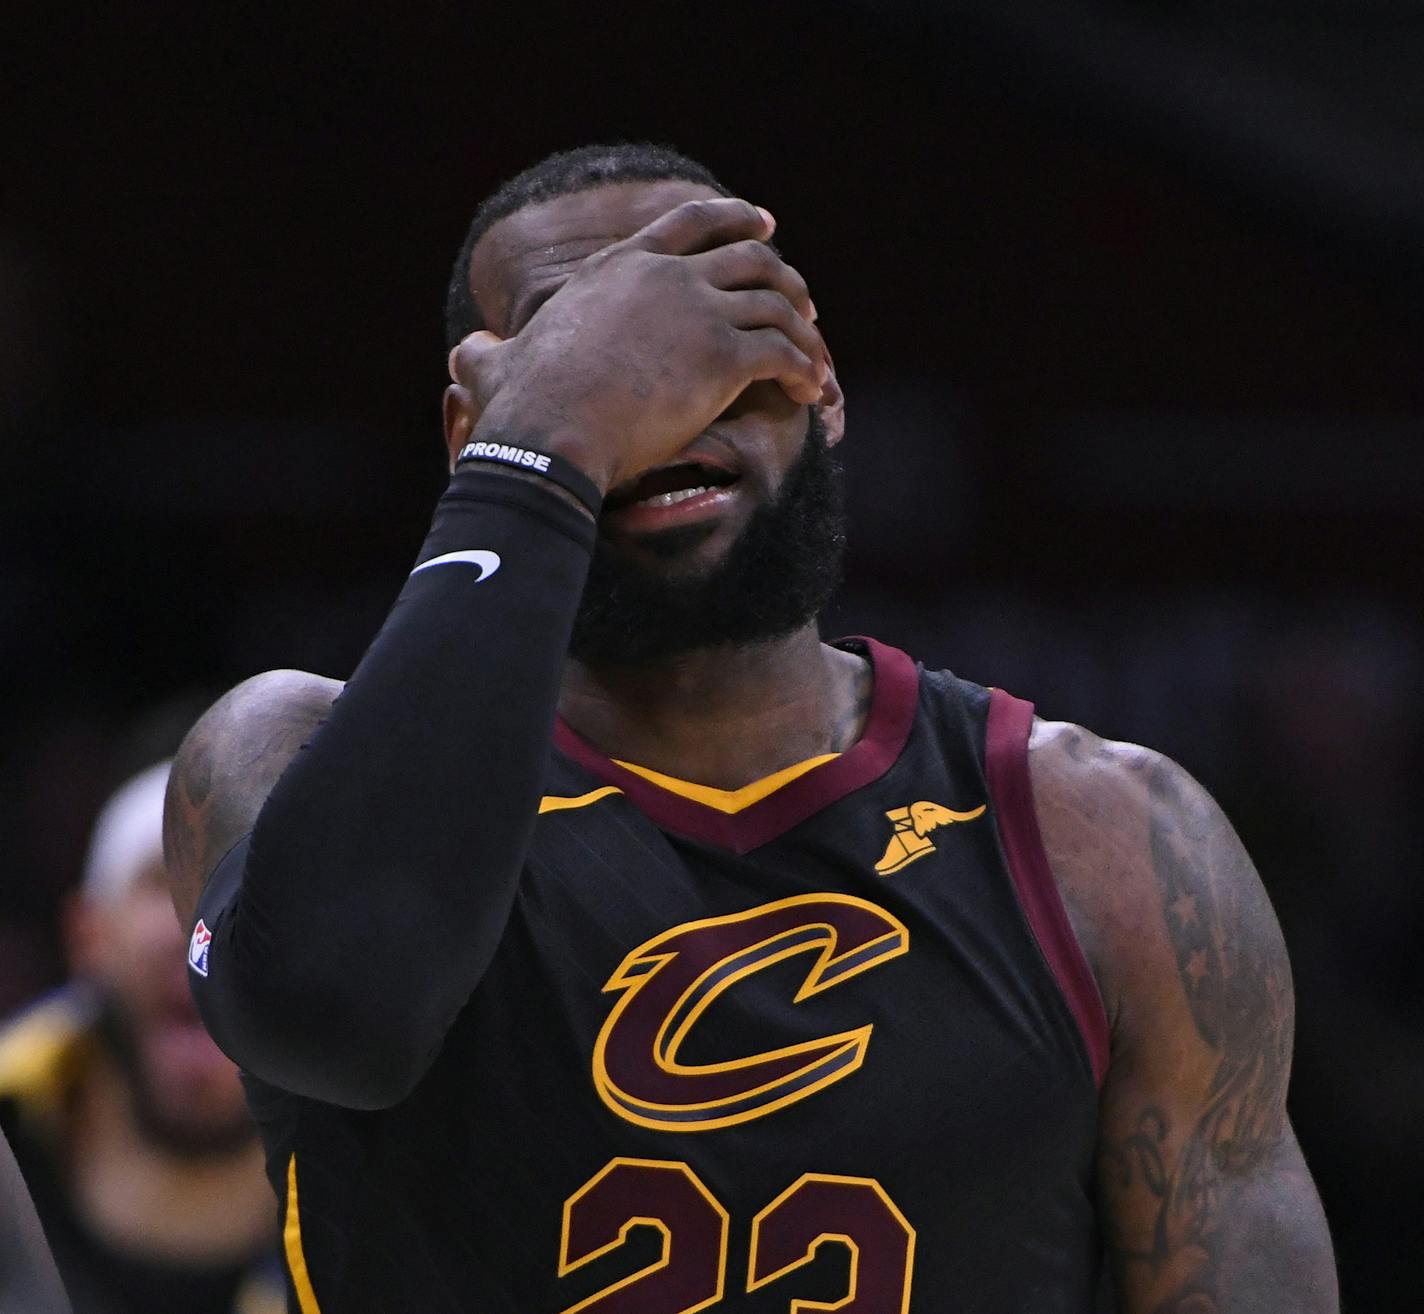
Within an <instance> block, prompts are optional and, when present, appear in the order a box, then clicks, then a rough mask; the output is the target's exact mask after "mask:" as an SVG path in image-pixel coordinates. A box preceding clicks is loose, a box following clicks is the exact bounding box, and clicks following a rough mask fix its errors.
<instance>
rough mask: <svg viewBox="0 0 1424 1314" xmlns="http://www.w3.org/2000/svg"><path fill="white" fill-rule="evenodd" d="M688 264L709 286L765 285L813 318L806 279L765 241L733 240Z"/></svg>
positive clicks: (803, 313) (735, 287)
mask: <svg viewBox="0 0 1424 1314" xmlns="http://www.w3.org/2000/svg"><path fill="white" fill-rule="evenodd" d="M692 263H693V264H694V265H696V266H697V268H698V270H699V272H700V273H701V274H702V276H703V277H704V278H705V279H706V280H707V281H708V282H709V283H710V284H712V286H713V287H720V288H723V289H724V290H726V291H732V290H735V289H737V288H749V287H768V288H771V289H773V290H774V291H776V292H779V293H781V295H782V296H784V297H785V298H786V299H787V301H789V302H790V303H791V304H792V305H793V306H795V307H796V310H797V312H798V313H799V314H801V315H804V316H805V317H806V318H807V319H815V317H816V308H815V306H814V305H812V303H811V293H810V291H809V290H808V289H807V287H806V280H805V279H804V278H802V277H801V275H800V274H799V273H797V272H796V270H794V269H793V268H792V267H791V266H790V265H788V264H787V263H786V261H784V260H783V259H782V258H781V257H780V256H779V255H777V254H776V252H775V251H773V250H772V249H771V248H770V247H769V246H767V245H766V243H765V242H734V243H732V244H731V245H729V246H721V247H718V248H717V249H716V250H715V251H707V252H705V253H704V254H702V255H699V256H697V257H696V259H694V260H693V261H692Z"/></svg>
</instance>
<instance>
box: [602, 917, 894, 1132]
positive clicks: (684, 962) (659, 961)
mask: <svg viewBox="0 0 1424 1314" xmlns="http://www.w3.org/2000/svg"><path fill="white" fill-rule="evenodd" d="M909 947H910V935H909V932H908V931H907V930H906V929H905V927H904V925H903V924H902V923H901V922H900V921H899V920H898V919H897V918H895V917H892V916H891V915H890V914H889V913H888V912H886V911H885V909H883V908H879V907H877V906H876V905H875V904H873V903H868V902H866V900H864V899H857V898H854V897H852V896H851V895H848V894H802V895H797V896H796V897H794V898H790V899H780V900H778V901H777V902H775V903H768V904H763V905H762V906H761V907H759V908H752V909H750V910H749V911H747V912H741V913H733V914H731V915H730V916H727V917H709V918H706V919H705V920H703V921H696V922H686V923H684V924H683V925H681V926H675V927H673V928H672V930H670V931H665V932H663V934H661V935H657V936H654V937H653V938H652V939H651V940H649V941H647V942H646V943H645V944H642V945H639V947H638V948H636V949H635V950H633V952H632V953H630V954H629V955H628V956H627V957H626V958H625V959H624V960H623V962H622V963H621V964H620V965H619V967H618V970H617V971H616V972H614V973H613V975H612V976H611V977H610V978H609V981H608V984H607V985H605V986H604V987H603V988H604V990H605V991H621V992H622V997H621V998H620V999H619V1000H618V1002H617V1003H616V1004H615V1005H614V1007H613V1011H612V1012H611V1013H609V1015H608V1018H607V1020H606V1021H605V1022H604V1024H603V1029H602V1030H601V1031H600V1032H599V1034H598V1040H597V1042H596V1043H595V1045H594V1050H593V1079H594V1084H595V1085H596V1086H597V1088H598V1093H599V1095H600V1096H601V1097H602V1099H603V1102H604V1103H605V1104H607V1105H608V1107H609V1108H610V1109H612V1110H613V1111H614V1112H615V1113H616V1114H618V1115H619V1117H622V1118H626V1119H627V1120H628V1121H629V1122H635V1123H637V1124H638V1125H639V1126H642V1127H652V1128H654V1129H656V1130H658V1131H679V1132H689V1131H711V1130H713V1129H715V1128H718V1127H731V1126H734V1125H736V1124H737V1123H741V1122H749V1121H750V1120H752V1119H753V1118H760V1117H764V1116H765V1115H766V1114H768V1113H772V1112H774V1111H775V1110H777V1109H781V1108H785V1107H786V1106H787V1105H788V1104H794V1103H795V1102H796V1101H797V1100H804V1099H805V1098H806V1097H807V1096H808V1095H814V1094H815V1093H816V1092H817V1091H818V1090H823V1089H825V1087H827V1086H829V1085H831V1084H832V1083H833V1082H837V1081H840V1080H841V1079H842V1078H844V1077H848V1076H850V1074H851V1073H852V1072H854V1071H856V1069H858V1068H859V1067H860V1065H861V1064H862V1063H863V1062H864V1061H865V1051H866V1047H867V1046H868V1045H869V1044H870V1033H871V1031H872V1030H873V1027H872V1025H871V1024H866V1025H865V1026H862V1027H857V1028H856V1029H854V1030H852V1031H842V1032H838V1033H837V1034H835V1035H831V1036H825V1037H822V1038H821V1039H818V1040H810V1041H805V1042H803V1043H801V1044H797V1045H788V1046H786V1047H784V1048H781V1049H772V1050H766V1051H764V1052H762V1053H759V1054H752V1055H749V1056H747V1057H746V1058H739V1059H732V1060H730V1061H728V1062H724V1063H698V1064H690V1063H683V1062H681V1061H680V1060H679V1058H678V1052H679V1050H680V1048H681V1047H682V1044H683V1042H684V1041H685V1040H686V1039H687V1036H688V1035H689V1033H690V1032H691V1031H692V1029H693V1027H694V1026H696V1024H697V1020H698V1018H699V1017H701V1016H702V1014H703V1013H704V1012H705V1011H706V1009H707V1008H708V1007H709V1006H710V1005H711V1003H712V1002H713V1000H715V999H716V998H717V997H718V996H719V995H721V994H723V993H724V992H725V991H727V990H730V989H731V988H732V987H733V986H735V985H736V984H737V982H739V981H741V980H743V979H745V978H746V977H749V976H751V975H752V974H753V973H755V972H760V971H762V970H764V969H765V968H768V967H770V966H771V965H772V964H773V963H779V962H781V961H783V960H784V959H787V958H792V957H794V956H795V955H797V954H814V955H815V960H814V962H812V963H811V964H810V965H809V970H808V971H807V973H806V977H805V980H804V982H803V984H802V985H801V988H800V989H799V990H798V991H797V992H796V996H795V1002H796V1003H798V1004H799V1003H800V1002H801V1001H802V1000H803V999H809V998H810V997H811V996H812V995H814V994H817V993H819V992H820V991H822V990H829V989H830V988H831V987H832V986H838V985H840V984H841V982H842V981H848V980H849V979H850V978H851V977H853V976H855V975H857V974H858V973H860V972H864V971H868V970H869V969H870V968H872V967H877V966H879V965H880V964H881V963H884V962H888V961H889V960H890V959H892V958H898V957H899V956H900V955H901V954H903V953H905V952H906V951H907V950H908V949H909Z"/></svg>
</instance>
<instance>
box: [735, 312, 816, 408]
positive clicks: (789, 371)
mask: <svg viewBox="0 0 1424 1314" xmlns="http://www.w3.org/2000/svg"><path fill="white" fill-rule="evenodd" d="M736 336H737V351H738V353H739V354H740V356H741V363H742V368H743V370H744V371H745V373H746V377H747V379H748V380H749V381H753V382H754V381H756V380H757V379H773V380H775V381H776V382H777V383H779V384H780V385H781V388H782V391H783V392H785V393H786V395H787V396H788V397H790V398H791V400H792V401H794V402H798V403H800V404H801V405H803V406H814V405H815V404H816V403H817V402H818V401H820V400H821V390H822V385H823V384H824V382H825V368H826V367H825V363H824V362H823V361H813V359H812V358H811V357H809V356H807V355H806V353H805V352H804V351H802V350H801V348H800V347H798V346H797V345H796V344H795V343H794V342H792V340H791V339H790V338H789V337H787V335H786V334H785V333H783V332H782V331H781V330H780V329H779V328H755V329H749V330H747V331H746V332H743V333H738V334H737V335H736Z"/></svg>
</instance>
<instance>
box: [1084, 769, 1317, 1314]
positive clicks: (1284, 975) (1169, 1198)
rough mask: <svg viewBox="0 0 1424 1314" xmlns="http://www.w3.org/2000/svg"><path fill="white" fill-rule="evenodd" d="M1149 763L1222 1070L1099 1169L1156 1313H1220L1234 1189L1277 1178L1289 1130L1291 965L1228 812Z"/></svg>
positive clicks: (1161, 851) (1181, 931) (1156, 846)
mask: <svg viewBox="0 0 1424 1314" xmlns="http://www.w3.org/2000/svg"><path fill="white" fill-rule="evenodd" d="M1147 770H1148V773H1149V774H1148V782H1147V783H1148V785H1149V792H1150V800H1151V805H1150V806H1151V811H1150V840H1151V854H1152V868H1153V871H1154V873H1155V876H1156V880H1157V887H1158V892H1159V897H1160V902H1161V914H1162V917H1163V920H1164V923H1165V926H1166V930H1167V934H1168V939H1169V941H1170V945H1171V949H1172V952H1173V954H1174V955H1175V959H1176V966H1177V973H1178V977H1179V979H1180V982H1181V987H1182V990H1183V991H1184V992H1185V995H1186V999H1187V1003H1188V1004H1189V1006H1190V1014H1191V1019H1192V1023H1193V1025H1194V1026H1195V1030H1196V1033H1197V1036H1198V1037H1199V1039H1200V1041H1201V1042H1202V1043H1203V1044H1204V1045H1205V1046H1206V1047H1207V1051H1208V1053H1209V1054H1210V1055H1211V1056H1212V1060H1211V1061H1212V1062H1213V1063H1214V1069H1213V1070H1212V1072H1211V1076H1210V1080H1209V1083H1208V1084H1207V1087H1206V1091H1205V1095H1204V1097H1203V1100H1202V1102H1201V1105H1200V1107H1199V1109H1198V1111H1197V1113H1196V1115H1195V1118H1194V1121H1193V1123H1192V1125H1190V1126H1184V1125H1182V1119H1181V1118H1180V1116H1179V1117H1178V1119H1177V1121H1178V1125H1177V1126H1175V1127H1174V1126H1173V1125H1172V1122H1171V1114H1170V1113H1169V1110H1168V1109H1167V1107H1165V1106H1164V1105H1163V1104H1161V1103H1156V1102H1151V1103H1146V1104H1144V1105H1143V1106H1141V1107H1139V1109H1138V1110H1137V1113H1136V1120H1135V1125H1133V1126H1132V1127H1131V1130H1130V1131H1129V1132H1127V1134H1125V1135H1122V1136H1121V1137H1120V1139H1118V1140H1116V1141H1114V1140H1112V1139H1111V1138H1108V1139H1105V1140H1104V1142H1103V1143H1102V1144H1101V1145H1100V1147H1099V1164H1098V1172H1099V1182H1100V1187H1101V1190H1102V1191H1103V1193H1104V1196H1105V1197H1106V1199H1107V1200H1108V1202H1109V1203H1110V1204H1111V1205H1112V1206H1113V1207H1112V1208H1110V1209H1109V1210H1108V1216H1109V1218H1110V1219H1111V1218H1112V1216H1113V1215H1114V1214H1116V1215H1117V1216H1118V1217H1119V1218H1121V1219H1131V1220H1134V1221H1135V1224H1136V1225H1135V1226H1134V1225H1125V1226H1120V1227H1117V1228H1111V1227H1110V1230H1111V1231H1113V1232H1114V1233H1115V1234H1114V1235H1111V1236H1110V1237H1109V1244H1110V1247H1111V1248H1112V1249H1113V1251H1114V1252H1115V1254H1114V1257H1115V1260H1116V1262H1117V1264H1118V1265H1119V1268H1120V1270H1121V1269H1122V1268H1124V1267H1131V1268H1136V1267H1137V1266H1139V1265H1146V1266H1147V1268H1148V1270H1149V1271H1150V1272H1151V1274H1152V1275H1153V1280H1152V1282H1151V1288H1152V1290H1153V1292H1154V1294H1155V1297H1156V1299H1155V1303H1153V1305H1152V1309H1153V1314H1224V1311H1225V1310H1226V1309H1227V1308H1228V1306H1227V1305H1224V1304H1223V1303H1222V1288H1223V1287H1224V1286H1226V1285H1228V1280H1229V1275H1228V1274H1227V1273H1226V1272H1225V1269H1226V1268H1227V1267H1229V1266H1230V1264H1229V1261H1228V1258H1227V1251H1228V1250H1229V1249H1230V1250H1232V1251H1233V1252H1234V1251H1235V1249H1236V1248H1237V1246H1238V1245H1239V1243H1240V1238H1239V1237H1233V1236H1232V1235H1231V1230H1232V1228H1233V1226H1234V1224H1233V1221H1232V1219H1231V1218H1230V1217H1229V1215H1230V1213H1231V1208H1232V1200H1233V1198H1234V1193H1236V1192H1237V1191H1238V1190H1240V1191H1244V1190H1246V1189H1248V1186H1249V1179H1250V1178H1251V1177H1252V1175H1253V1174H1256V1173H1258V1172H1266V1173H1269V1174H1271V1175H1272V1176H1273V1177H1274V1169H1273V1164H1274V1162H1275V1158H1276V1156H1277V1152H1278V1150H1279V1149H1280V1147H1281V1145H1282V1141H1283V1138H1284V1137H1285V1136H1286V1135H1287V1129H1286V1122H1285V1094H1286V1085H1287V1082H1288V1079H1289V1074H1290V1055H1291V1042H1292V1033H1293V1026H1294V1008H1293V1003H1292V990H1291V980H1290V968H1289V964H1288V961H1287V958H1286V954H1285V946H1284V944H1283V942H1282V941H1281V937H1280V932H1279V930H1278V928H1277V926H1276V923H1275V919H1274V916H1273V915H1272V913H1271V910H1270V906H1269V903H1268V901H1267V899H1266V895H1265V892H1264V890H1263V889H1262V888H1261V885H1260V881H1259V880H1258V878H1257V877H1256V874H1255V871H1254V869H1253V868H1252V866H1251V863H1250V860H1249V858H1248V857H1247V856H1246V853H1245V851H1244V850H1243V848H1242V846H1241V843H1240V841H1239V840H1238V839H1237V838H1236V836H1235V834H1234V833H1233V831H1232V830H1231V826H1230V823H1229V822H1227V820H1226V818H1225V817H1224V816H1223V815H1222V814H1221V812H1220V810H1219V809H1218V808H1217V807H1216V806H1215V804H1214V803H1212V801H1211V800H1210V798H1209V797H1207V795H1206V794H1205V793H1204V791H1202V790H1200V788H1199V787H1197V786H1196V785H1195V784H1194V783H1193V782H1191V781H1190V780H1189V779H1188V778H1186V777H1185V775H1184V774H1183V773H1182V772H1181V771H1180V770H1179V769H1178V768H1176V767H1175V766H1173V765H1171V764H1170V763H1162V762H1160V761H1153V762H1152V763H1151V765H1150V766H1148V767H1147ZM1303 1171H1304V1170H1303V1167H1302V1169H1301V1172H1302V1174H1303ZM1243 1184H1244V1185H1243ZM1148 1218H1150V1219H1151V1220H1152V1222H1151V1226H1150V1229H1149V1228H1148V1227H1146V1226H1144V1225H1143V1224H1142V1220H1144V1219H1148ZM1230 1308H1231V1309H1236V1308H1241V1306H1238V1305H1236V1304H1235V1303H1234V1302H1233V1303H1232V1304H1231V1305H1230ZM1251 1308H1253V1309H1255V1308H1258V1306H1256V1305H1255V1304H1252V1305H1251ZM1273 1308H1274V1306H1273ZM1280 1308H1285V1306H1284V1305H1281V1306H1280Z"/></svg>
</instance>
